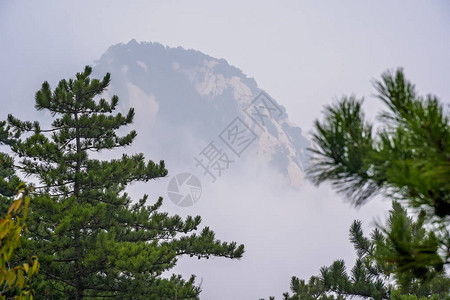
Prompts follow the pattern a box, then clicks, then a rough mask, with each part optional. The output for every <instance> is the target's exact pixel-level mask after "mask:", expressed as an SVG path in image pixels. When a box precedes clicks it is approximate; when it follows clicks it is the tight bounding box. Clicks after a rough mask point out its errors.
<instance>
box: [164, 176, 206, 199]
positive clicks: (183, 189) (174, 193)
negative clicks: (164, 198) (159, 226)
mask: <svg viewBox="0 0 450 300" xmlns="http://www.w3.org/2000/svg"><path fill="white" fill-rule="evenodd" d="M167 194H168V195H169V199H170V200H171V201H172V202H173V203H174V204H175V205H177V206H181V207H188V206H191V205H194V204H195V203H196V202H197V201H198V199H200V196H201V195H202V184H201V183H200V180H198V178H197V177H196V176H195V175H192V174H191V173H180V174H178V175H176V176H174V177H172V179H171V180H170V182H169V186H168V187H167Z"/></svg>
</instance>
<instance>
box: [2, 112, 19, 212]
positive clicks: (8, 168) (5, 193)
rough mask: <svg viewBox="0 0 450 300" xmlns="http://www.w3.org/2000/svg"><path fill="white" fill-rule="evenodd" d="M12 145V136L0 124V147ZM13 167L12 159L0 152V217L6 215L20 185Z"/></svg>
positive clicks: (7, 129) (3, 124) (3, 123)
mask: <svg viewBox="0 0 450 300" xmlns="http://www.w3.org/2000/svg"><path fill="white" fill-rule="evenodd" d="M12 143H14V136H12V135H11V133H10V132H9V128H8V127H7V126H6V122H5V121H2V122H0V146H4V145H12ZM13 165H14V162H13V159H12V158H11V157H10V156H9V155H7V154H6V153H2V152H0V214H1V215H2V216H3V215H5V214H6V213H7V211H8V209H9V207H10V205H11V204H12V200H13V196H14V195H15V192H16V188H17V187H18V186H19V184H20V179H19V177H17V176H16V174H15V172H14V166H13Z"/></svg>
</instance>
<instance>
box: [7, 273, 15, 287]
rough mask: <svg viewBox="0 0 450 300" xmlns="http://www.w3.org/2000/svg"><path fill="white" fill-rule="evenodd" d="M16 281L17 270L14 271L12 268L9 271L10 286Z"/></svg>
mask: <svg viewBox="0 0 450 300" xmlns="http://www.w3.org/2000/svg"><path fill="white" fill-rule="evenodd" d="M14 281H16V272H14V270H10V271H9V272H8V286H12V285H13V283H14Z"/></svg>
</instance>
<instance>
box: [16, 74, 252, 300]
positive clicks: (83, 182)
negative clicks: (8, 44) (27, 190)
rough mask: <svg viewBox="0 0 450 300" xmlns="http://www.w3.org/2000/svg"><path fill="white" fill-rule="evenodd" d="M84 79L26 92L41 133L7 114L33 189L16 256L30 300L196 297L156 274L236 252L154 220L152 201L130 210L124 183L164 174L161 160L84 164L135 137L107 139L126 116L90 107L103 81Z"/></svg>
mask: <svg viewBox="0 0 450 300" xmlns="http://www.w3.org/2000/svg"><path fill="white" fill-rule="evenodd" d="M90 74H91V68H90V67H86V68H85V70H84V72H82V73H78V74H76V78H75V79H70V80H68V81H66V80H61V81H60V82H59V84H58V86H57V87H56V89H55V90H54V91H52V90H51V88H50V85H49V84H48V83H47V82H45V83H44V84H43V85H42V89H41V90H40V91H38V92H37V93H36V105H35V107H36V109H38V110H44V111H48V112H50V114H51V116H52V117H53V122H52V124H51V128H50V129H46V130H44V129H41V128H40V125H39V123H38V122H28V121H27V122H23V121H20V120H18V119H16V118H14V117H13V116H11V115H10V116H8V121H9V124H10V125H11V126H12V128H14V130H15V133H17V134H22V135H25V137H24V138H22V139H21V140H19V141H18V142H17V143H14V144H13V145H12V150H13V152H14V153H15V154H16V156H18V159H17V163H18V165H19V169H20V170H21V171H22V172H23V173H25V174H26V175H27V176H31V178H35V179H36V180H37V181H38V182H39V184H38V185H37V186H36V187H35V191H36V192H35V193H36V195H35V200H34V202H33V206H32V207H31V213H30V218H29V222H28V223H29V225H28V227H29V234H28V236H27V237H28V238H27V239H26V240H24V241H23V248H24V250H23V251H22V253H21V255H24V256H25V257H26V256H30V254H36V255H37V256H38V257H39V260H40V262H41V270H40V276H39V278H38V283H37V284H36V293H37V296H38V298H40V299H41V298H45V297H48V298H51V299H56V298H57V299H65V298H71V299H72V298H74V299H83V298H104V297H118V298H120V299H196V298H197V296H198V294H199V292H200V289H199V288H198V287H195V286H194V278H191V279H190V280H189V281H184V280H183V279H182V278H180V277H177V276H174V277H172V278H171V279H164V278H162V277H161V274H162V273H163V272H165V271H167V270H169V269H171V268H172V267H173V266H174V265H175V264H176V262H177V258H178V257H179V256H180V255H184V254H187V255H191V256H197V257H199V258H202V257H209V256H210V255H214V256H221V257H227V258H240V257H241V256H242V254H243V252H244V247H243V245H240V246H238V245H236V243H234V242H233V243H225V242H220V241H218V240H216V239H215V237H214V233H213V232H212V231H211V230H210V229H209V228H208V227H206V228H204V229H203V230H202V231H201V232H200V233H199V234H196V233H194V232H195V231H196V230H197V228H198V226H199V225H200V222H201V219H200V217H198V216H197V217H187V218H186V219H184V220H183V219H182V218H180V217H179V216H177V215H175V216H169V215H168V214H167V213H163V212H159V209H160V207H161V205H162V199H161V198H160V199H159V200H158V201H157V202H156V203H154V204H153V205H146V202H147V196H144V197H143V198H142V199H140V200H138V201H134V202H132V200H131V199H130V197H129V196H128V195H127V194H126V193H125V192H124V189H125V188H126V187H127V185H129V184H131V183H134V182H147V181H149V180H151V179H155V178H159V177H163V176H166V175H167V170H166V169H165V166H164V162H163V161H161V162H159V163H154V162H152V161H148V162H146V161H145V160H144V156H143V155H142V154H136V155H125V154H124V155H122V156H121V157H120V158H118V159H113V160H109V161H104V160H99V159H93V158H91V153H92V152H98V153H104V152H105V151H106V150H113V149H115V148H121V147H125V146H127V145H130V144H131V143H132V141H133V139H134V138H135V137H136V132H135V131H131V132H130V133H128V134H125V135H123V136H119V135H118V134H117V130H118V129H119V128H121V127H122V126H125V125H127V124H130V123H131V122H132V121H133V117H134V110H133V109H130V110H129V111H128V113H127V114H125V115H123V114H121V113H116V114H115V113H114V110H115V109H116V106H117V104H118V100H119V99H118V97H117V96H113V97H112V99H111V101H106V100H105V99H103V98H101V99H98V96H99V95H100V94H101V93H102V92H103V91H104V90H105V89H106V88H107V86H108V84H109V82H110V76H109V74H107V75H106V76H105V77H104V78H103V80H97V79H90V78H89V75H90Z"/></svg>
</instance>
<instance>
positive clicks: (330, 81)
mask: <svg viewBox="0 0 450 300" xmlns="http://www.w3.org/2000/svg"><path fill="white" fill-rule="evenodd" d="M133 38H134V39H136V40H138V41H154V42H160V43H162V44H165V45H168V46H174V47H176V46H182V47H184V48H193V49H196V50H200V51H202V52H204V53H206V54H208V55H211V56H214V57H217V58H225V59H226V60H227V61H228V62H229V63H230V64H232V65H235V66H236V67H238V68H240V69H241V70H243V72H244V73H246V74H247V75H249V76H251V77H254V78H255V79H256V81H257V82H258V84H259V86H260V87H261V88H262V89H264V90H266V91H267V92H268V93H269V94H270V95H271V96H272V97H274V98H275V99H276V100H277V101H278V102H279V103H281V104H282V105H283V106H285V107H286V109H287V112H288V114H289V116H290V120H291V121H293V122H295V123H296V124H297V125H299V126H300V127H302V128H303V129H305V130H307V131H308V130H310V129H311V125H312V122H313V120H314V119H316V118H319V117H320V112H321V111H322V108H323V105H325V104H328V103H330V102H331V101H332V98H334V97H339V96H341V95H343V94H351V93H355V94H356V95H357V96H366V99H367V101H366V104H367V109H368V111H369V115H370V116H373V114H374V111H375V109H376V108H377V107H378V106H377V105H376V104H374V102H375V99H374V98H373V97H370V95H371V94H372V93H373V92H374V90H373V89H372V86H371V83H370V81H371V80H372V79H374V78H379V76H380V74H381V73H382V72H383V71H385V70H386V69H392V68H396V67H399V66H401V67H404V69H405V72H406V75H407V77H408V78H410V79H411V80H412V81H413V82H414V83H416V85H417V87H418V89H419V91H421V92H422V93H434V94H436V95H438V96H439V97H440V98H441V99H442V100H444V101H445V102H446V103H449V102H450V84H449V76H448V75H449V73H450V2H448V1H444V0H442V1H419V0H412V1H411V0H404V1H387V0H383V1H371V2H369V1H360V0H352V1H350V0H347V1H312V0H311V1H294V0H279V1H253V0H252V1H243V0H240V1H238V0H229V1H211V0H193V1H173V0H161V1H137V0H132V1H111V0H101V1H100V0H97V1H47V0H44V1H43V0H39V1H38V0H31V1H27V2H25V1H6V0H3V1H0V43H1V47H0V90H1V91H2V96H1V98H0V108H1V109H0V118H4V117H5V116H6V114H7V113H15V114H18V115H20V116H22V117H24V118H25V117H28V118H33V116H34V111H33V110H32V107H33V104H34V99H33V97H34V93H35V91H36V90H38V89H39V87H40V85H41V84H42V81H44V80H48V81H50V82H53V83H55V82H56V81H57V80H59V79H61V78H67V77H70V76H73V75H74V74H75V72H78V71H81V70H82V68H83V66H84V65H85V64H93V63H94V61H95V60H96V59H98V58H99V57H100V56H101V54H102V53H104V52H105V51H106V49H107V48H108V47H109V46H110V45H112V44H116V43H121V42H123V43H126V42H128V41H129V40H131V39H133ZM119 96H120V95H119ZM259 180H262V181H263V180H264V179H263V178H259ZM257 182H258V181H253V182H250V183H249V184H248V185H246V186H242V194H241V196H240V197H239V196H238V195H236V194H234V195H230V194H226V193H225V194H213V192H209V194H205V195H204V196H202V197H204V199H215V201H218V202H217V203H218V204H217V205H215V204H212V202H208V201H206V200H205V202H202V203H200V204H199V206H197V207H192V208H190V209H187V210H184V211H180V213H182V214H186V213H189V214H196V213H199V211H201V212H211V213H210V214H205V215H204V220H205V225H210V224H212V225H216V226H212V227H213V229H215V228H217V233H218V237H219V238H223V239H224V240H233V239H235V240H237V241H238V242H244V243H246V245H247V246H248V248H247V253H246V255H247V256H246V257H245V258H244V260H243V261H242V262H232V263H231V262H228V261H222V260H214V261H213V262H211V261H209V262H198V264H199V267H198V268H197V267H195V264H194V265H188V264H187V263H185V261H184V260H183V261H182V262H181V266H180V267H179V268H180V269H181V271H182V272H183V273H185V274H190V273H200V274H199V276H200V277H203V279H204V281H203V288H204V293H203V294H202V299H213V300H217V299H258V297H268V296H269V295H276V296H277V297H280V296H281V292H283V291H287V290H288V288H289V279H290V276H292V275H298V276H300V277H303V278H305V279H307V278H308V277H309V276H311V275H315V274H317V272H318V270H319V267H320V266H322V265H324V264H327V263H331V262H332V261H333V260H334V259H337V258H341V257H342V258H346V259H351V258H352V255H353V251H352V249H351V246H350V245H349V243H348V242H347V236H348V231H347V230H348V226H349V225H350V223H351V221H352V220H353V219H354V218H363V219H364V218H366V219H365V220H366V222H367V223H370V222H371V219H370V217H368V216H375V215H377V214H376V213H375V211H379V212H381V211H382V209H384V206H385V205H381V204H377V203H372V204H369V205H368V206H366V207H363V208H362V209H361V210H359V211H357V210H354V209H353V208H350V207H349V206H348V205H346V204H342V202H341V201H342V199H340V198H338V199H335V198H336V196H335V195H334V194H333V193H331V192H330V191H329V190H327V189H320V190H317V189H314V188H311V187H308V186H306V187H305V190H304V191H303V192H302V194H301V197H300V196H298V198H301V201H302V202H303V204H301V206H299V205H298V204H297V202H296V197H297V196H294V197H288V196H286V197H287V199H288V200H286V202H283V203H282V204H280V206H278V205H276V203H277V201H278V199H277V198H278V197H282V196H280V195H279V194H278V193H277V192H276V191H270V190H269V191H268V190H267V188H263V189H261V188H260V184H259V185H258V183H257ZM227 184H228V183H225V182H222V183H220V184H219V185H218V187H217V189H218V190H220V189H221V188H222V191H227ZM162 192H164V191H162ZM238 192H239V191H237V192H236V191H235V193H238ZM250 192H256V196H255V197H256V198H255V197H253V198H251V199H250V198H248V195H249V193H250ZM243 195H244V196H243ZM153 196H155V195H153ZM230 198H232V201H231V202H229V203H228V205H225V204H224V203H227V202H226V201H228V200H227V199H230ZM257 198H258V199H261V198H265V201H263V204H258V202H256V201H257V200H256V199H257ZM220 199H223V201H219V200H220ZM242 199H249V200H248V201H249V202H248V204H242V203H244V202H243V201H244V200H242ZM233 205H236V206H237V207H239V205H242V207H240V208H239V212H237V213H236V214H234V215H233V214H232V212H233V209H230V207H231V208H232V207H233ZM222 206H223V211H226V212H227V214H224V213H222V211H217V210H214V209H217V207H222ZM225 206H227V207H228V210H227V208H225ZM297 211H298V213H297ZM246 214H255V215H260V216H264V215H265V214H274V215H277V216H278V217H279V218H278V219H282V218H285V219H286V222H284V223H278V224H274V225H271V224H268V223H267V220H266V219H265V218H264V217H261V218H260V219H258V218H259V217H256V218H254V220H256V221H258V220H259V223H257V224H249V227H250V226H259V227H260V228H261V235H260V236H255V237H254V239H253V240H251V241H243V240H242V239H241V237H244V236H245V233H246V230H249V229H248V228H244V229H243V230H240V231H239V230H237V231H236V232H233V231H232V230H227V227H226V226H222V227H221V226H220V224H226V222H229V220H230V219H235V220H234V221H233V222H235V223H237V224H240V223H241V222H243V221H242V220H243V218H245V215H246ZM284 214H286V216H284ZM283 216H284V217H283ZM236 220H237V221H236ZM296 220H300V221H298V222H297V221H296ZM256 221H255V222H256ZM296 222H297V223H296ZM242 224H243V225H242V226H243V227H245V225H246V224H245V223H242ZM296 226H302V228H303V229H304V230H300V229H297V228H296ZM271 230H272V231H271ZM277 230H281V231H283V232H284V233H286V234H285V235H280V236H277ZM324 230H325V231H324ZM265 234H266V236H264V235H265ZM321 235H324V236H321ZM285 236H290V237H292V239H293V240H297V242H295V243H294V242H289V241H287V240H286V238H285ZM268 238H273V239H274V241H273V243H271V245H272V246H271V247H272V248H267V249H264V250H261V247H262V245H263V246H264V245H265V244H264V242H265V241H267V239H268ZM340 241H342V243H340ZM255 249H256V250H258V251H256V250H255ZM254 250H255V251H254ZM268 257H272V258H273V259H274V264H276V265H277V266H279V268H278V269H271V268H273V265H270V262H268V261H266V259H267V258H268ZM194 263H197V262H194ZM215 263H216V264H215ZM242 266H245V269H243V267H242ZM271 270H272V271H271ZM197 271H198V272H197ZM239 285H243V286H244V287H240V288H239ZM234 290H235V291H234ZM237 295H239V296H237ZM230 297H231V298H230Z"/></svg>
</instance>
